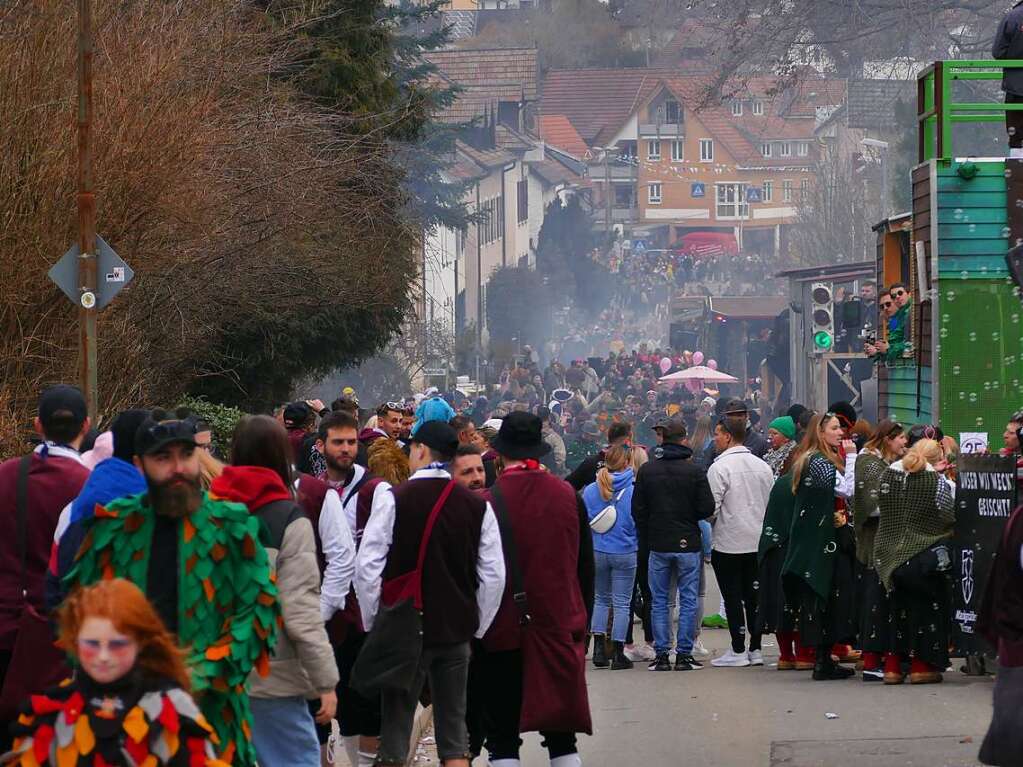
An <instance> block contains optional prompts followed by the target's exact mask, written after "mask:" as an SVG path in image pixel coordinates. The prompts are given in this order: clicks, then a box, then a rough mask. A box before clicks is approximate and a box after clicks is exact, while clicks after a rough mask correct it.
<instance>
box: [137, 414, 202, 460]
mask: <svg viewBox="0 0 1023 767" xmlns="http://www.w3.org/2000/svg"><path fill="white" fill-rule="evenodd" d="M155 414H156V415H159V413H155ZM173 444H181V445H191V446H192V447H195V446H196V445H195V421H192V420H184V421H182V420H179V419H177V418H175V419H172V420H169V421H162V420H158V419H156V418H154V417H152V416H150V417H149V418H147V419H146V420H145V421H143V422H142V425H141V426H139V430H138V431H137V432H136V433H135V455H138V456H144V455H149V454H150V453H155V452H157V451H158V450H162V449H163V448H165V447H167V445H173Z"/></svg>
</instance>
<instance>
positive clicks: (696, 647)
mask: <svg viewBox="0 0 1023 767" xmlns="http://www.w3.org/2000/svg"><path fill="white" fill-rule="evenodd" d="M710 655H711V653H710V650H708V649H707V648H706V647H704V646H703V642H702V641H701V640H700V639H697V640H696V641H695V642H693V652H692V656H693V657H694V658H709V657H710Z"/></svg>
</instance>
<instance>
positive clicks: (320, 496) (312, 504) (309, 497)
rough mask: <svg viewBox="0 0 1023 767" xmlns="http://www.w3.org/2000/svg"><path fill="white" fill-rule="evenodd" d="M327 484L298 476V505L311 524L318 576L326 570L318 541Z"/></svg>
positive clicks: (314, 478)
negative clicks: (314, 538) (318, 564)
mask: <svg viewBox="0 0 1023 767" xmlns="http://www.w3.org/2000/svg"><path fill="white" fill-rule="evenodd" d="M329 489H330V488H329V487H327V483H326V482H324V481H323V480H322V479H317V478H316V477H313V476H310V475H309V474H299V475H298V503H299V505H300V506H301V507H302V511H304V512H305V515H306V516H307V517H309V521H310V522H312V523H313V535H314V536H315V537H316V561H317V562H319V563H320V576H321V577H322V576H323V571H324V570H326V569H327V559H326V557H324V556H323V542H322V541H321V540H320V512H322V511H323V502H324V500H326V498H327V491H328V490H329Z"/></svg>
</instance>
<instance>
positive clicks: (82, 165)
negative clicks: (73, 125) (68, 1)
mask: <svg viewBox="0 0 1023 767" xmlns="http://www.w3.org/2000/svg"><path fill="white" fill-rule="evenodd" d="M89 6H90V0H78V248H79V251H80V255H79V256H78V285H79V289H80V291H81V296H80V301H79V306H78V326H79V331H78V366H79V367H78V373H79V381H80V384H81V387H82V393H83V394H84V395H85V401H86V403H87V404H88V406H89V418H90V419H92V421H93V423H95V421H96V411H97V405H98V396H97V390H96V364H97V361H96V314H97V307H96V195H95V193H94V192H93V179H92V11H91V8H90V7H89Z"/></svg>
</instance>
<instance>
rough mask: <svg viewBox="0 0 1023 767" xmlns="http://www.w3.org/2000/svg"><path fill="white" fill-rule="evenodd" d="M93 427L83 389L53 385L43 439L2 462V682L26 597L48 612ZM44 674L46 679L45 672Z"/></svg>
mask: <svg viewBox="0 0 1023 767" xmlns="http://www.w3.org/2000/svg"><path fill="white" fill-rule="evenodd" d="M89 427H90V423H89V418H88V411H87V408H86V404H85V397H83V396H82V393H81V392H80V391H79V390H78V389H76V388H75V387H73V386H66V385H58V386H51V387H50V388H48V389H46V390H45V391H44V392H43V393H42V395H41V396H40V398H39V414H38V416H37V417H36V419H35V430H36V433H37V434H39V436H40V437H42V439H43V442H42V444H40V445H39V446H38V447H37V448H36V449H35V450H34V451H32V453H30V454H29V455H27V456H25V457H23V458H11V459H10V460H8V461H5V462H4V463H2V464H0V531H2V537H0V686H2V684H3V680H4V678H5V677H6V675H7V668H8V666H9V664H10V662H11V655H12V653H13V650H14V644H15V640H16V639H17V636H18V624H19V618H20V616H21V613H22V608H23V606H24V604H25V601H26V599H27V600H28V602H29V603H31V604H32V605H33V606H34V607H35V608H36V609H37V610H39V612H40V613H43V614H45V612H44V610H43V601H44V599H43V597H44V580H45V578H46V573H47V569H48V567H47V565H48V563H49V561H50V555H51V549H52V548H53V540H54V533H55V531H56V529H57V524H58V521H59V518H60V514H61V511H62V510H63V509H64V508H65V507H66V506H67V505H68V503H70V502H71V501H72V500H73V499H74V498H75V497H76V496H77V495H78V494H79V492H80V491H81V489H82V486H83V485H84V484H85V482H86V480H87V479H88V478H89V469H88V468H86V466H85V465H84V464H83V463H82V458H81V456H80V455H79V452H78V449H79V448H80V447H81V444H82V440H83V439H84V438H85V435H86V434H87V433H88V431H89ZM22 472H25V473H26V477H27V496H26V504H25V554H26V556H25V560H24V562H25V568H24V584H25V593H24V595H23V593H22V585H21V584H22V559H21V551H20V549H19V546H18V535H17V531H18V503H17V498H18V481H19V478H20V476H21V474H22ZM26 660H28V659H26ZM40 671H41V672H42V671H45V670H44V669H40ZM40 679H41V680H42V681H43V683H44V684H45V675H44V674H41V675H40ZM6 724H7V723H6V722H0V746H3V748H0V751H6V750H7V749H8V748H9V747H10V744H11V741H10V736H9V735H8V728H7V727H6V726H2V725H6Z"/></svg>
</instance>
